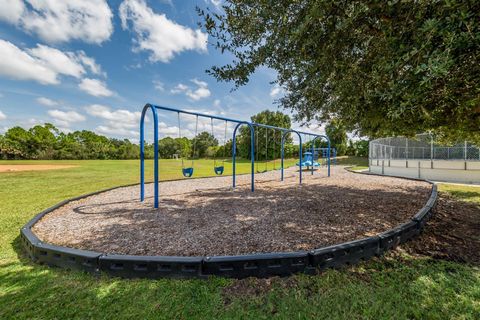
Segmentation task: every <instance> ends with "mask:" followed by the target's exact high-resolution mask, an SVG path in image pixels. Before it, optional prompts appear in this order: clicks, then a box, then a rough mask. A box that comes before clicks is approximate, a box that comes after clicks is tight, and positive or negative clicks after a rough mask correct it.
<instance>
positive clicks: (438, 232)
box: [403, 192, 480, 266]
mask: <svg viewBox="0 0 480 320" xmlns="http://www.w3.org/2000/svg"><path fill="white" fill-rule="evenodd" d="M403 249H405V251H406V252H408V253H410V254H419V255H423V256H429V257H432V258H434V259H442V260H449V261H456V262H463V263H470V264H474V265H477V266H480V206H479V205H478V204H475V203H469V202H465V201H460V200H456V199H454V198H453V197H452V196H450V195H449V194H448V193H443V192H442V193H440V196H439V199H438V201H437V205H436V207H435V213H434V214H433V216H432V217H431V218H430V220H429V221H428V223H427V225H426V227H425V230H424V232H423V233H422V234H421V235H420V236H419V238H417V239H415V240H414V241H410V242H408V243H406V244H405V245H404V246H403Z"/></svg>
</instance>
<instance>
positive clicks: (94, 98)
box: [0, 0, 316, 140]
mask: <svg viewBox="0 0 480 320" xmlns="http://www.w3.org/2000/svg"><path fill="white" fill-rule="evenodd" d="M66 2H67V1H56V0H44V1H39V0H0V132H4V131H5V130H7V129H8V128H10V127H12V126H15V125H20V126H22V127H25V128H28V127H31V126H32V125H34V124H37V123H44V122H50V123H53V124H55V125H56V126H57V127H59V128H60V129H61V130H64V131H72V130H78V129H89V130H93V131H95V132H97V133H99V134H103V135H107V136H110V137H117V138H128V139H132V140H136V139H138V119H139V111H140V110H141V107H142V106H143V105H145V103H147V102H151V103H156V104H161V105H168V106H173V107H177V108H181V109H189V110H197V111H200V112H207V113H213V114H219V115H224V116H228V117H234V118H239V119H245V120H246V119H249V118H250V116H251V115H252V114H255V113H257V112H259V111H262V110H264V109H270V110H277V109H278V108H277V106H276V105H275V104H274V100H275V99H277V98H279V97H280V96H281V94H282V90H280V89H279V88H278V87H276V86H275V85H273V84H271V82H272V81H274V80H275V72H274V71H272V70H269V69H267V68H262V69H260V70H258V71H257V72H256V73H255V75H254V76H253V77H252V79H251V81H250V82H249V84H248V85H247V86H244V87H241V88H240V89H238V90H236V91H234V92H231V89H232V88H233V84H232V83H218V82H217V81H216V80H215V79H214V78H213V77H211V76H209V75H207V74H206V73H205V70H206V69H208V68H210V67H211V66H213V65H223V64H225V63H228V62H230V61H231V60H232V57H231V56H229V55H225V54H224V55H222V54H220V53H219V52H218V51H216V50H215V49H214V48H213V47H212V46H211V45H209V44H208V41H211V40H212V39H209V38H208V36H207V34H206V33H204V32H203V31H202V30H200V29H199V28H198V25H197V22H198V21H199V17H198V16H197V14H196V11H195V6H199V7H207V6H208V7H210V8H211V9H212V10H221V9H220V7H219V0H197V1H168V0H165V1H159V0H123V1H120V0H116V1H104V0H71V1H68V3H66ZM181 120H182V132H183V134H184V135H187V136H188V135H190V136H191V135H193V130H194V123H193V119H192V118H189V117H185V118H183V119H181ZM160 122H161V125H160V128H161V133H162V134H164V135H166V134H171V135H174V134H175V133H176V132H177V131H178V127H177V118H176V115H174V114H165V115H162V117H161V118H160ZM209 125H210V124H209V123H200V130H202V129H203V130H207V129H209V128H210V127H209ZM214 125H215V132H216V133H218V134H220V132H222V131H223V124H221V123H215V124H214ZM229 130H230V128H229ZM315 131H316V130H315Z"/></svg>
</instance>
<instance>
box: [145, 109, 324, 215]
mask: <svg viewBox="0 0 480 320" xmlns="http://www.w3.org/2000/svg"><path fill="white" fill-rule="evenodd" d="M149 109H150V110H151V111H152V114H153V126H154V133H153V135H154V182H153V183H154V207H155V208H158V200H159V188H158V183H159V174H158V170H159V162H158V114H157V110H162V111H170V112H174V113H177V114H178V115H180V114H188V115H193V116H196V117H197V119H198V117H200V118H207V119H210V120H213V119H215V120H222V121H226V122H232V123H236V124H237V125H236V126H235V129H234V130H233V136H232V185H233V187H234V188H235V185H236V135H237V131H238V128H239V127H241V126H243V125H246V126H248V127H249V128H250V154H251V156H250V158H251V173H250V174H251V190H252V192H253V191H255V170H254V167H255V141H254V139H255V127H262V128H268V129H274V130H278V131H281V132H282V145H281V160H282V161H281V180H282V181H283V170H284V166H283V160H284V142H285V136H286V135H287V134H289V133H295V134H297V135H298V137H299V142H300V152H299V165H300V172H299V182H300V183H302V137H301V135H302V134H305V135H309V136H310V137H313V140H312V146H313V145H314V144H315V140H316V139H325V140H326V141H327V143H328V150H330V139H329V138H328V136H326V135H321V134H316V133H311V132H303V131H298V130H293V129H287V128H282V127H275V126H270V125H266V124H263V123H255V122H248V121H243V120H238V119H233V118H227V117H221V116H216V115H209V114H204V113H200V112H194V111H188V110H181V109H176V108H171V107H165V106H158V105H153V104H146V105H145V106H144V107H143V109H142V115H141V118H140V200H141V201H143V200H144V199H145V115H146V113H147V111H148V110H149ZM327 159H328V160H327V171H328V176H329V177H330V151H328V157H327ZM312 174H313V171H312Z"/></svg>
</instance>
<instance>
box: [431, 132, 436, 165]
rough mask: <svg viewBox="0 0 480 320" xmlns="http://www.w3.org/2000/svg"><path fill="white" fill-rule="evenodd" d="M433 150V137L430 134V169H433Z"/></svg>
mask: <svg viewBox="0 0 480 320" xmlns="http://www.w3.org/2000/svg"><path fill="white" fill-rule="evenodd" d="M434 152H435V150H434V149H433V136H432V134H430V169H433V159H434V158H435V153H434Z"/></svg>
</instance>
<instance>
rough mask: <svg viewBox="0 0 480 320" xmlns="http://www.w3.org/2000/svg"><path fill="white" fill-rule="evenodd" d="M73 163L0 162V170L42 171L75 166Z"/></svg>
mask: <svg viewBox="0 0 480 320" xmlns="http://www.w3.org/2000/svg"><path fill="white" fill-rule="evenodd" d="M75 167H78V166H73V165H63V164H58V165H53V164H0V172H17V171H43V170H57V169H68V168H75Z"/></svg>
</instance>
